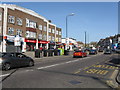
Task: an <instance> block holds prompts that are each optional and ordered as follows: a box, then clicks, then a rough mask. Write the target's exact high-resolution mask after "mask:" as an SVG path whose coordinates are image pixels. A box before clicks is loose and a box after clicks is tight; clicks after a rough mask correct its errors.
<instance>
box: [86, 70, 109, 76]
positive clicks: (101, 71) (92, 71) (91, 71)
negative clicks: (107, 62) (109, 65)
mask: <svg viewBox="0 0 120 90" xmlns="http://www.w3.org/2000/svg"><path fill="white" fill-rule="evenodd" d="M86 73H89V74H100V75H106V74H107V73H108V71H107V70H99V69H89V70H88V71H86Z"/></svg>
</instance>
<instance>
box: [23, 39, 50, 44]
mask: <svg viewBox="0 0 120 90" xmlns="http://www.w3.org/2000/svg"><path fill="white" fill-rule="evenodd" d="M25 42H30V43H37V40H29V39H25ZM38 43H42V44H47V43H50V42H49V41H38Z"/></svg>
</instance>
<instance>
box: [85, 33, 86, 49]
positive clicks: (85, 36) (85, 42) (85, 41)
mask: <svg viewBox="0 0 120 90" xmlns="http://www.w3.org/2000/svg"><path fill="white" fill-rule="evenodd" d="M85 48H86V31H85Z"/></svg>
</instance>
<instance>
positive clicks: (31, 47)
mask: <svg viewBox="0 0 120 90" xmlns="http://www.w3.org/2000/svg"><path fill="white" fill-rule="evenodd" d="M25 42H26V51H35V50H36V49H47V48H46V46H47V44H48V43H49V41H42V40H38V41H37V40H31V39H25ZM37 47H38V48H37Z"/></svg>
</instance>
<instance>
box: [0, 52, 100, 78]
mask: <svg viewBox="0 0 120 90" xmlns="http://www.w3.org/2000/svg"><path fill="white" fill-rule="evenodd" d="M98 55H101V54H98ZM98 55H94V56H98ZM92 57H93V56H92ZM88 58H91V57H86V58H81V59H76V60H73V61H68V62H64V63H60V64H53V65H49V66H45V67H39V68H37V69H45V68H50V67H54V66H58V65H63V64H68V63H73V62H77V61H79V60H83V59H88ZM28 71H33V70H26V72H28ZM8 75H10V73H8V74H3V75H0V78H1V77H5V76H8Z"/></svg>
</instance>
